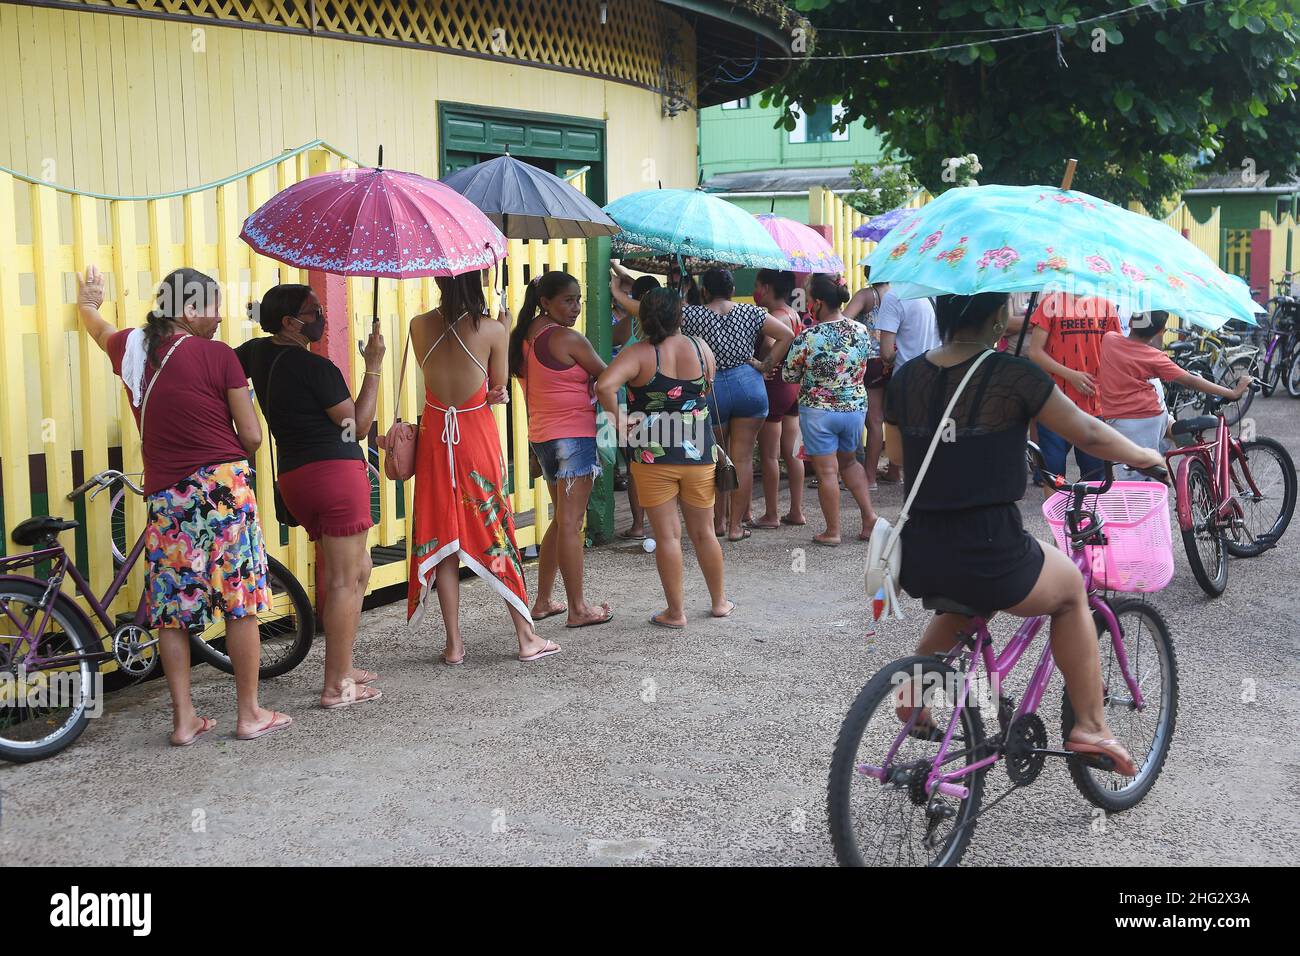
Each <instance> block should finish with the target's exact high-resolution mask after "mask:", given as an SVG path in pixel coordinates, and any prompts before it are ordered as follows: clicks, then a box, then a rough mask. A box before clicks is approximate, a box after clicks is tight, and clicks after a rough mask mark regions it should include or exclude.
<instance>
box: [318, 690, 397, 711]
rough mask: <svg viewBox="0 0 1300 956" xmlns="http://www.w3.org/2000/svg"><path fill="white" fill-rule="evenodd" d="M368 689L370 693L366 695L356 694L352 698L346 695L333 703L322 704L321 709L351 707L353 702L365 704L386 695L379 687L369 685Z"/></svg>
mask: <svg viewBox="0 0 1300 956" xmlns="http://www.w3.org/2000/svg"><path fill="white" fill-rule="evenodd" d="M361 686H365V685H361ZM366 690H367V691H369V693H367V694H364V695H362V694H356V695H355V696H353V697H351V698H347V697H345V698H343V699H342V700H340V701H338V702H337V703H333V704H321V710H343V709H344V708H347V707H351V706H352V705H353V704H364V703H366V702H367V701H371V700H379V698H381V697H383V696H384V692H383V691H382V690H380V689H379V688H378V687H367V688H366Z"/></svg>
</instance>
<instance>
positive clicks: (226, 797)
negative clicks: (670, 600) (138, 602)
mask: <svg viewBox="0 0 1300 956" xmlns="http://www.w3.org/2000/svg"><path fill="white" fill-rule="evenodd" d="M1252 413H1253V415H1254V418H1255V421H1256V423H1257V429H1258V431H1259V433H1260V434H1266V435H1271V436H1274V437H1277V438H1279V439H1281V440H1282V441H1283V442H1284V443H1285V444H1286V445H1287V446H1288V448H1289V449H1290V450H1291V451H1292V453H1293V454H1295V455H1298V456H1300V402H1294V401H1292V400H1291V399H1288V398H1286V397H1285V396H1281V397H1274V398H1272V399H1269V400H1257V403H1256V408H1255V409H1253V410H1252ZM882 489H883V492H882V494H881V495H879V504H880V507H881V510H882V512H883V513H884V514H886V515H893V514H896V513H897V511H898V509H899V507H900V506H901V492H900V491H899V490H898V488H897V486H882ZM845 500H846V503H847V502H848V499H847V496H846V499H845ZM806 502H807V503H808V504H809V505H810V514H811V515H816V512H817V509H816V503H815V502H816V498H815V492H811V491H810V492H808V497H807V498H806ZM1024 508H1025V512H1026V515H1027V518H1028V520H1029V522H1030V524H1031V526H1032V527H1034V528H1035V530H1036V532H1037V533H1040V534H1046V527H1045V525H1043V523H1042V520H1041V515H1040V514H1039V512H1038V501H1037V498H1036V496H1033V495H1031V497H1030V499H1028V500H1027V501H1026V503H1025V504H1024ZM846 514H848V515H849V516H850V517H851V518H852V516H853V515H855V514H856V510H855V509H854V510H852V511H851V512H846ZM816 521H817V519H816V518H813V523H814V524H815V523H816ZM814 530H815V529H813V528H812V527H811V526H810V527H809V528H808V529H800V528H783V529H781V530H779V531H766V532H760V531H756V532H755V533H754V536H753V538H751V539H750V540H749V541H747V542H743V543H739V544H729V545H725V548H726V553H727V575H728V589H729V594H730V596H731V597H732V598H733V599H734V600H735V601H736V602H737V604H738V605H739V607H738V610H737V612H736V614H735V615H734V617H733V618H732V619H730V620H727V621H714V620H711V619H710V618H709V617H708V603H707V597H706V595H705V592H704V589H703V583H702V580H701V579H700V578H699V576H698V573H697V572H695V571H694V570H693V566H692V564H691V562H690V559H689V558H688V565H687V571H688V577H687V588H688V603H689V608H690V615H691V623H690V626H689V628H688V629H687V630H685V631H681V632H672V631H665V630H661V629H659V628H652V627H650V626H649V625H648V624H646V623H645V622H646V618H647V617H648V616H649V615H650V614H652V613H653V612H655V611H657V610H659V609H660V608H661V606H662V603H661V602H662V595H661V593H660V591H659V585H658V580H657V578H656V576H655V573H654V569H653V559H652V558H651V557H650V556H649V555H646V554H644V553H642V551H641V550H640V548H639V546H638V547H632V546H626V545H625V546H621V547H608V548H603V549H599V550H595V551H592V552H590V553H589V555H588V558H587V568H588V580H589V586H588V593H589V594H590V595H591V596H592V597H593V598H595V599H598V600H605V599H608V600H609V601H611V603H612V604H613V605H614V606H615V608H616V614H617V616H616V618H615V620H614V621H613V622H612V623H610V624H609V625H606V626H603V627H598V628H592V629H588V630H581V631H572V632H570V631H566V630H565V629H564V628H563V626H562V625H561V624H558V623H557V621H560V620H562V619H558V618H557V619H553V620H551V621H548V622H546V623H545V624H543V625H541V626H540V628H541V630H542V631H543V632H544V633H545V634H547V635H548V636H551V637H554V638H556V639H557V640H560V641H562V642H563V644H564V648H565V650H564V653H562V654H560V655H558V656H555V657H552V658H550V659H547V660H546V661H543V662H540V663H537V664H532V665H522V664H519V663H518V662H517V661H515V660H514V659H513V657H512V654H513V653H514V652H515V651H514V649H513V640H512V638H511V636H510V631H509V629H508V627H507V625H506V617H505V614H504V612H503V610H502V605H501V603H500V602H499V601H498V600H496V599H495V598H494V597H493V596H492V595H490V594H489V593H488V592H487V591H486V589H485V588H484V587H483V586H482V585H481V584H479V583H478V582H477V581H475V582H470V583H467V584H466V585H465V588H464V594H463V597H462V615H463V623H464V627H465V632H466V634H467V635H468V636H469V643H468V651H469V653H468V658H467V660H466V663H465V665H464V666H463V667H458V668H449V667H445V666H443V665H441V664H440V663H439V662H438V654H439V652H440V650H441V647H442V639H441V632H440V628H439V630H438V631H437V632H435V630H434V626H433V625H431V624H426V625H425V627H424V628H423V629H422V630H421V631H420V632H419V633H416V634H412V633H409V632H408V631H407V628H406V625H405V621H404V613H403V612H404V609H403V608H402V607H401V606H398V605H390V606H387V607H384V608H380V609H378V610H375V611H370V612H367V613H366V614H365V616H364V620H363V622H362V633H361V635H360V637H359V639H358V662H359V663H360V664H362V665H364V666H367V667H371V668H375V669H378V670H379V671H380V672H381V673H382V675H383V679H382V681H381V686H382V688H383V689H384V692H385V697H384V699H383V700H382V701H380V702H378V703H376V704H372V705H367V706H361V707H357V708H355V709H352V710H348V711H342V712H338V713H326V712H323V711H320V710H318V709H313V707H312V704H313V703H314V701H315V699H316V695H317V694H318V692H319V687H318V685H317V683H316V682H317V681H318V680H319V677H320V668H321V664H322V658H323V644H322V643H320V642H318V644H317V646H316V647H314V648H313V650H312V653H311V656H310V657H309V658H308V659H307V661H306V662H305V663H304V664H303V665H302V666H301V667H300V668H298V669H297V671H295V672H294V673H292V674H290V675H288V676H286V677H284V678H281V679H280V680H277V681H273V682H269V683H267V684H266V685H264V688H263V695H262V699H263V703H265V704H266V705H268V706H273V707H276V708H278V709H281V710H285V711H288V712H290V713H292V714H293V715H294V716H295V718H296V723H295V725H294V726H293V727H292V728H291V729H289V730H287V731H285V732H283V733H281V734H278V735H275V736H272V737H268V738H266V739H264V740H261V741H257V742H253V743H240V742H238V741H235V740H234V739H233V737H232V736H231V734H232V731H233V723H234V713H233V706H234V687H233V683H232V682H231V680H230V678H228V677H226V676H224V675H222V674H220V673H218V672H216V671H214V670H211V669H210V668H206V667H200V668H197V669H196V670H195V672H194V674H195V698H196V701H197V703H198V706H199V708H200V712H201V713H208V714H212V715H215V716H217V717H218V718H219V719H220V721H221V724H222V726H221V727H220V728H219V729H218V731H217V732H216V733H215V734H213V735H212V736H211V738H207V739H205V740H203V741H201V742H200V743H198V744H197V745H196V746H194V747H192V748H189V749H185V750H175V749H172V748H169V747H167V746H166V733H167V731H168V730H169V722H168V716H167V700H166V690H165V687H164V686H163V684H162V682H160V681H157V682H151V683H148V684H145V685H142V686H138V687H135V688H132V689H130V690H127V691H123V692H121V693H118V694H116V695H114V696H112V697H111V698H110V700H109V701H108V704H107V708H106V714H105V716H104V717H103V718H102V719H99V720H95V721H92V722H91V725H90V727H89V729H88V730H87V731H86V733H85V735H84V736H83V737H82V738H81V740H79V741H78V742H77V743H76V744H75V745H74V746H73V747H71V748H70V749H69V750H67V751H65V752H64V753H62V754H60V755H58V756H56V757H54V758H53V759H50V760H47V761H45V762H43V763H40V764H33V765H27V766H5V767H3V768H0V799H2V800H3V817H2V818H0V852H3V858H4V859H5V861H6V863H7V864H10V865H13V864H18V865H33V864H81V865H85V864H133V865H152V864H170V863H205V864H223V863H251V864H277V863H287V864H348V863H363V864H383V863H404V864H417V863H485V864H500V863H506V864H619V863H627V862H635V863H645V864H751V865H752V864H802V865H819V864H830V863H832V862H833V858H832V854H831V850H830V845H829V840H828V837H827V832H826V823H825V817H826V775H827V768H828V765H829V761H830V755H831V749H832V747H833V745H834V742H835V737H836V734H837V732H838V730H839V726H840V722H841V720H842V719H843V717H844V714H845V712H846V710H847V709H848V706H849V704H850V702H851V701H852V699H853V697H854V695H855V694H856V692H857V691H858V689H859V688H860V687H861V686H862V684H863V683H864V682H865V681H866V680H867V678H868V677H869V676H870V675H871V674H872V673H873V672H874V671H875V670H876V669H877V668H879V667H880V666H881V665H882V664H884V663H885V662H886V661H888V660H890V659H893V658H895V657H899V656H902V655H904V654H906V653H909V652H910V650H911V647H912V646H913V645H914V643H915V641H916V639H917V636H918V634H919V632H920V629H921V627H922V625H923V623H924V620H925V614H924V613H923V612H922V611H921V609H920V608H919V606H918V605H915V604H914V605H912V608H913V609H912V610H911V611H910V613H909V614H908V617H907V619H906V620H905V621H902V622H893V623H889V624H888V625H886V626H882V627H881V628H880V629H879V631H878V632H877V633H876V634H875V635H874V636H864V635H868V633H869V632H870V631H871V629H872V625H871V622H870V618H869V610H868V608H867V607H866V602H865V601H864V600H863V596H862V593H861V584H860V581H861V577H860V575H861V568H862V559H863V557H864V551H865V545H856V544H854V545H848V544H846V545H845V546H843V547H841V548H839V549H835V550H828V549H822V548H814V547H808V540H809V537H810V535H811V534H812V533H813V531H814ZM856 530H857V528H856V518H852V520H850V521H847V522H846V527H845V531H846V535H848V534H851V533H852V532H855V531H856ZM1175 552H1176V557H1177V562H1178V570H1177V574H1176V576H1175V579H1174V581H1173V583H1172V584H1171V585H1170V586H1169V588H1168V589H1167V590H1165V591H1164V592H1162V593H1161V594H1158V595H1155V596H1154V601H1153V602H1154V603H1155V604H1156V605H1157V606H1158V607H1159V608H1160V610H1161V611H1162V612H1163V613H1164V615H1165V617H1166V619H1167V620H1168V622H1169V625H1170V628H1171V630H1172V633H1173V635H1174V638H1175V643H1176V647H1177V653H1178V658H1179V664H1180V673H1181V698H1182V699H1181V707H1180V712H1179V719H1178V726H1177V732H1176V735H1175V737H1174V741H1173V748H1172V751H1171V754H1170V757H1169V761H1168V763H1167V765H1166V767H1165V770H1164V773H1163V775H1162V776H1161V778H1160V779H1159V781H1158V782H1157V784H1156V787H1155V789H1154V790H1153V791H1152V793H1151V794H1150V795H1149V796H1148V798H1147V799H1146V800H1145V801H1144V802H1143V803H1142V804H1140V805H1139V806H1138V807H1137V808H1135V809H1133V810H1131V811H1129V812H1127V813H1124V814H1119V815H1115V816H1112V817H1109V818H1103V819H1100V820H1099V819H1098V818H1097V817H1096V816H1094V813H1093V810H1092V807H1091V805H1089V804H1088V803H1086V802H1085V801H1084V800H1083V798H1082V797H1081V796H1080V795H1079V793H1078V792H1077V791H1076V790H1075V789H1074V787H1073V785H1072V783H1071V782H1070V779H1069V776H1068V774H1067V773H1066V771H1065V769H1064V768H1063V767H1062V766H1060V765H1059V763H1057V762H1054V761H1049V762H1048V765H1047V767H1046V769H1045V770H1044V772H1043V774H1042V775H1041V776H1040V777H1039V779H1038V781H1037V782H1036V783H1035V784H1034V785H1033V786H1032V787H1029V788H1026V789H1025V790H1023V791H1021V792H1019V793H1016V794H1013V795H1011V796H1010V797H1008V798H1007V799H1006V800H1005V801H1004V802H1003V803H1002V804H1001V805H1000V806H999V807H997V808H995V809H993V810H992V811H990V812H989V814H988V815H987V816H985V817H983V818H981V820H980V823H979V826H978V828H977V831H976V833H975V838H974V841H973V844H972V847H971V849H970V851H969V852H968V853H967V855H966V862H967V863H968V864H971V863H977V864H987V865H1021V864H1051V865H1071V864H1072V865H1078V864H1084V865H1094V866H1095V865H1134V864H1136V865H1180V864H1211V865H1243V864H1278V863H1283V862H1285V861H1287V860H1294V859H1295V858H1296V857H1297V856H1298V855H1300V814H1297V812H1296V810H1295V807H1296V805H1297V801H1300V760H1298V759H1297V748H1296V744H1295V739H1294V738H1295V728H1296V727H1297V725H1298V724H1300V719H1298V718H1300V705H1298V704H1297V700H1296V689H1297V686H1300V681H1298V679H1297V678H1300V666H1297V663H1296V662H1297V659H1298V658H1300V637H1298V630H1297V621H1298V619H1300V614H1298V613H1297V611H1296V609H1295V603H1294V598H1293V595H1294V593H1295V583H1296V581H1297V571H1298V570H1300V531H1297V530H1296V529H1294V528H1293V529H1292V530H1291V531H1290V532H1289V533H1288V534H1287V536H1286V537H1285V538H1284V539H1283V542H1282V544H1281V546H1280V547H1278V548H1277V549H1275V550H1273V551H1271V552H1269V553H1268V554H1266V555H1265V556H1263V557H1260V558H1257V559H1254V560H1250V561H1234V562H1232V565H1231V568H1230V579H1229V585H1228V591H1227V593H1226V594H1225V595H1224V596H1223V597H1221V598H1219V599H1217V600H1213V601H1211V600H1208V599H1207V598H1206V597H1205V596H1204V595H1203V594H1202V593H1201V591H1200V589H1199V588H1198V587H1197V586H1196V583H1195V582H1194V581H1193V580H1192V577H1191V574H1190V572H1189V570H1188V568H1187V564H1186V558H1185V556H1184V555H1183V553H1182V549H1181V547H1180V544H1179V542H1178V540H1177V538H1176V539H1175ZM800 559H802V561H803V562H804V566H805V570H803V571H802V572H798V571H795V570H792V568H794V567H796V566H797V565H798V562H799V560H800ZM530 577H531V575H530ZM1008 632H1009V628H1007V627H1006V626H1005V625H1003V626H1002V627H1001V628H1000V629H997V633H999V634H1002V635H1005V634H1006V633H1008ZM1031 667H1032V655H1031V660H1030V661H1027V662H1025V663H1023V664H1022V668H1023V670H1024V671H1025V673H1026V674H1027V672H1028V670H1029V669H1030V668H1031ZM1060 686H1061V684H1060V677H1059V675H1057V676H1056V678H1055V679H1054V686H1053V688H1052V689H1051V690H1049V692H1048V696H1047V700H1046V702H1045V705H1044V708H1043V718H1044V720H1045V722H1046V724H1047V727H1048V728H1049V732H1050V734H1051V738H1050V739H1051V740H1052V741H1053V742H1055V741H1056V740H1057V739H1059V738H1058V737H1057V733H1058V728H1059V717H1058V712H1059V700H1060ZM1251 687H1253V689H1254V699H1253V701H1251V702H1245V701H1243V698H1244V697H1245V698H1249V697H1250V696H1251V695H1250V694H1249V693H1248V691H1249V690H1250V688H1251ZM1274 730H1279V731H1280V732H1281V733H1282V739H1281V740H1274V739H1273V731H1274ZM1006 786H1007V781H1006V777H1005V774H1004V773H1003V771H1002V770H1001V769H1000V768H999V769H997V770H996V771H995V772H994V773H993V774H991V775H990V777H989V780H988V784H987V794H988V795H989V796H993V795H996V794H998V793H1000V792H1002V791H1003V790H1004V789H1006ZM1288 808H1289V809H1288ZM1103 824H1104V825H1103Z"/></svg>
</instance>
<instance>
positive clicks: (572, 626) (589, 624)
mask: <svg viewBox="0 0 1300 956" xmlns="http://www.w3.org/2000/svg"><path fill="white" fill-rule="evenodd" d="M612 620H614V612H613V611H612V610H610V609H609V608H606V609H605V616H604V617H602V618H601V619H600V620H597V621H583V622H582V623H581V624H565V625H564V626H565V627H567V628H569V629H570V630H577V629H578V628H580V627H596V626H598V625H600V624H608V623H609V622H610V621H612Z"/></svg>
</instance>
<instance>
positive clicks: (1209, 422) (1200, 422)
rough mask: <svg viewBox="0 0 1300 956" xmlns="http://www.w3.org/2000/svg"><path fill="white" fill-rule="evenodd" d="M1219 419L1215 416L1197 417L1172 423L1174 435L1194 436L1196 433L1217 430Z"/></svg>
mask: <svg viewBox="0 0 1300 956" xmlns="http://www.w3.org/2000/svg"><path fill="white" fill-rule="evenodd" d="M1218 425H1219V419H1218V417H1217V416H1215V415H1198V416H1197V417H1196V418H1185V419H1183V420H1182V421H1177V422H1174V434H1175V435H1195V434H1196V433H1197V432H1203V431H1207V430H1209V429H1211V428H1217V427H1218Z"/></svg>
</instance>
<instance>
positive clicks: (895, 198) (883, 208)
mask: <svg viewBox="0 0 1300 956" xmlns="http://www.w3.org/2000/svg"><path fill="white" fill-rule="evenodd" d="M849 178H850V179H851V180H852V182H853V192H851V193H849V194H848V195H847V196H845V197H844V201H845V202H847V203H848V204H849V205H850V206H852V207H853V208H854V209H856V210H857V211H858V212H860V213H864V214H866V215H868V216H878V215H880V214H881V213H882V212H888V211H889V210H891V209H895V208H897V207H899V206H901V205H903V203H905V202H907V201H908V200H909V199H911V198H912V194H913V193H915V192H916V191H917V190H918V189H919V188H920V185H919V184H918V183H917V181H916V180H915V179H913V178H912V177H911V175H910V174H909V173H908V172H907V167H906V166H905V165H904V164H901V163H894V162H884V163H854V164H853V171H852V172H851V173H850V174H849Z"/></svg>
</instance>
